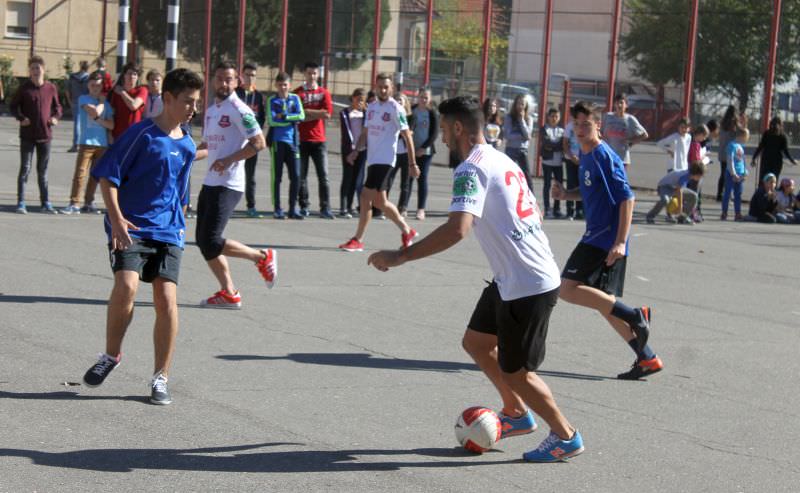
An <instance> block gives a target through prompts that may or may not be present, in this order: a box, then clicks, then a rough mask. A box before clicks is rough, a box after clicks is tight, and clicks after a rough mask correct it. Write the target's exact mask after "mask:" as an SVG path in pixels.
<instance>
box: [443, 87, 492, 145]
mask: <svg viewBox="0 0 800 493" xmlns="http://www.w3.org/2000/svg"><path fill="white" fill-rule="evenodd" d="M439 114H440V115H442V118H445V119H448V120H454V121H457V122H460V123H461V125H463V126H464V128H465V129H466V130H467V132H469V133H470V134H472V135H476V134H479V133H481V132H482V131H483V108H481V103H480V101H478V98H476V97H473V96H456V97H454V98H450V99H446V100H444V101H442V102H441V103H440V104H439Z"/></svg>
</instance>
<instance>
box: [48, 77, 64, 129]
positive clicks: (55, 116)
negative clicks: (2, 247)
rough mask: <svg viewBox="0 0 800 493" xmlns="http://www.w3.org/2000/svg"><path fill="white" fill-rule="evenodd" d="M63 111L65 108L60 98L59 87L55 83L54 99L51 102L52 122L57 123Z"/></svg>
mask: <svg viewBox="0 0 800 493" xmlns="http://www.w3.org/2000/svg"><path fill="white" fill-rule="evenodd" d="M62 113H63V108H62V107H61V100H59V98H58V89H57V88H56V86H55V85H53V100H52V101H51V102H50V123H51V124H53V125H57V124H58V120H60V119H61V115H62Z"/></svg>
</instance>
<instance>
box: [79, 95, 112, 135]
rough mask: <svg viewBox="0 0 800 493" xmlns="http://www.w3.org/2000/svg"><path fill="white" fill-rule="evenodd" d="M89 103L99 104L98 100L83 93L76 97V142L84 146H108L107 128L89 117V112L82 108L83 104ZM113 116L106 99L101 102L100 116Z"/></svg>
mask: <svg viewBox="0 0 800 493" xmlns="http://www.w3.org/2000/svg"><path fill="white" fill-rule="evenodd" d="M85 104H91V105H92V106H96V105H98V104H100V100H99V99H97V98H95V97H92V96H90V95H89V94H84V95H83V96H81V97H79V98H78V108H79V109H78V144H80V145H85V146H99V147H108V130H107V129H106V128H105V127H103V126H102V125H100V124H99V123H97V122H96V121H94V119H92V118H89V113H87V112H86V110H85V109H83V105H85ZM113 116H114V108H112V107H111V105H110V104H109V103H108V101H106V102H105V103H104V104H103V113H102V114H101V115H100V118H101V119H103V120H108V119H110V118H112V117H113Z"/></svg>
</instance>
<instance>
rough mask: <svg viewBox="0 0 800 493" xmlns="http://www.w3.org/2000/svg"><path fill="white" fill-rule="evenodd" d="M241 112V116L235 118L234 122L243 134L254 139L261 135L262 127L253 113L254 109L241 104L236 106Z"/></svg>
mask: <svg viewBox="0 0 800 493" xmlns="http://www.w3.org/2000/svg"><path fill="white" fill-rule="evenodd" d="M236 109H237V110H238V112H239V118H234V119H233V120H234V124H235V125H236V128H238V129H239V131H240V132H242V135H244V136H245V137H247V138H248V139H252V138H253V137H256V136H258V135H261V127H260V126H259V125H258V121H257V120H256V115H255V113H253V110H251V109H250V108H248V107H246V106H244V105H239V106H237V107H236Z"/></svg>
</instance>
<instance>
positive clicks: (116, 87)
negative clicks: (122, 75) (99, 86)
mask: <svg viewBox="0 0 800 493" xmlns="http://www.w3.org/2000/svg"><path fill="white" fill-rule="evenodd" d="M114 92H115V93H117V94H122V93H123V92H125V89H123V88H122V86H120V85H116V86H114Z"/></svg>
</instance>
